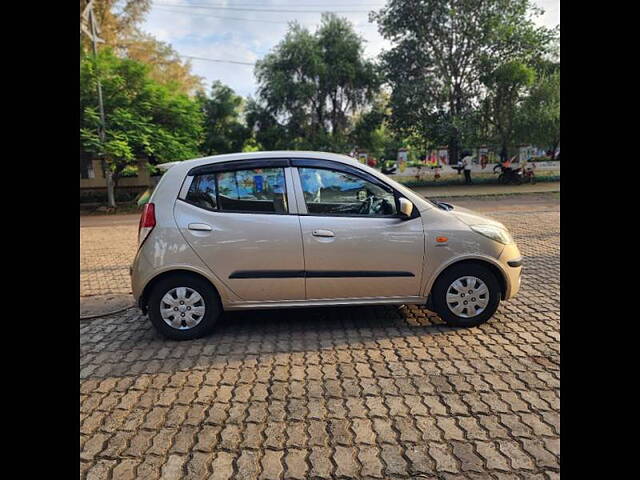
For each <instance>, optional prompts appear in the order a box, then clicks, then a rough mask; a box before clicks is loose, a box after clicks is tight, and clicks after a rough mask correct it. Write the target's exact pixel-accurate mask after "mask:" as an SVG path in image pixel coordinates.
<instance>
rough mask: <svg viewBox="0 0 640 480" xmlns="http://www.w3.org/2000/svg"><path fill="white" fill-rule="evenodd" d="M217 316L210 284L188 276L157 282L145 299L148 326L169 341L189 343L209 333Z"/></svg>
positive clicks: (215, 296)
mask: <svg viewBox="0 0 640 480" xmlns="http://www.w3.org/2000/svg"><path fill="white" fill-rule="evenodd" d="M221 313H222V308H221V306H220V300H219V297H218V294H217V293H216V291H215V289H214V288H213V287H212V286H211V284H209V283H208V282H207V281H205V280H203V279H201V278H198V277H195V276H191V275H188V274H176V275H172V276H169V277H166V278H163V279H160V280H159V281H158V282H157V283H156V284H155V285H154V286H153V290H152V291H151V295H150V296H149V319H150V320H151V323H152V324H153V326H154V327H155V328H156V330H158V332H160V333H161V334H162V335H164V336H165V337H167V338H171V339H173V340H192V339H195V338H200V337H202V336H204V335H207V334H208V333H211V331H212V330H213V327H214V325H215V323H216V321H217V320H218V317H219V316H220V314H221Z"/></svg>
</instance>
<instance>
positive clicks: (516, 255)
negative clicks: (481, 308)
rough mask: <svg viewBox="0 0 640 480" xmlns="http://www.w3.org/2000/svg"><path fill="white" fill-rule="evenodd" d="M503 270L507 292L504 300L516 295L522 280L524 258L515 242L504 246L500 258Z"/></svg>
mask: <svg viewBox="0 0 640 480" xmlns="http://www.w3.org/2000/svg"><path fill="white" fill-rule="evenodd" d="M498 261H499V262H500V265H501V266H502V271H503V272H504V274H505V287H506V288H505V292H504V300H509V299H510V298H513V297H515V296H516V294H517V293H518V291H519V290H520V283H521V281H522V278H521V275H522V265H523V259H522V255H520V250H519V249H518V246H517V245H516V244H515V243H514V244H511V245H507V246H505V247H504V250H503V251H502V253H501V254H500V257H499V258H498Z"/></svg>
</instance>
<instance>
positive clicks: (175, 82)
mask: <svg viewBox="0 0 640 480" xmlns="http://www.w3.org/2000/svg"><path fill="white" fill-rule="evenodd" d="M87 4H88V0H80V14H82V12H83V11H84V8H85V7H86V6H87ZM150 6H151V2H150V0H94V2H93V11H94V14H95V17H96V21H97V24H98V25H99V26H100V32H101V33H100V37H101V38H102V40H104V43H100V44H99V48H100V49H102V48H110V49H112V50H113V51H114V52H116V53H117V54H118V55H119V56H121V57H127V58H131V59H133V60H138V61H140V62H143V63H145V64H147V65H149V66H150V70H149V75H150V77H151V78H152V79H154V80H155V81H157V82H159V83H161V84H164V85H172V87H173V88H177V89H179V90H180V91H182V92H183V93H187V94H190V95H193V94H195V93H196V92H198V91H200V90H202V88H203V85H202V80H203V79H202V77H199V76H197V75H194V74H193V73H191V63H190V62H189V61H183V60H182V59H181V58H180V56H179V55H178V53H177V52H176V51H175V50H174V49H173V48H172V47H171V45H169V44H167V43H164V42H161V41H159V40H157V39H156V38H154V37H153V36H152V35H149V34H148V33H144V32H141V31H140V29H139V25H140V23H141V22H142V21H143V20H144V18H145V16H146V15H147V13H148V12H149V9H150ZM81 47H82V48H83V49H86V50H87V51H90V50H91V48H90V41H89V39H88V38H87V37H86V36H84V35H83V36H82V40H81Z"/></svg>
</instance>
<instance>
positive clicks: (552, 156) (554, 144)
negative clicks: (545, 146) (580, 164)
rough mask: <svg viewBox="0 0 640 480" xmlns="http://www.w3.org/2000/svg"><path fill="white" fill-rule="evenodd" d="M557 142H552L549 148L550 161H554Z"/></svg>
mask: <svg viewBox="0 0 640 480" xmlns="http://www.w3.org/2000/svg"><path fill="white" fill-rule="evenodd" d="M558 143H560V142H553V148H552V149H551V161H552V162H553V161H555V159H556V152H557V150H558Z"/></svg>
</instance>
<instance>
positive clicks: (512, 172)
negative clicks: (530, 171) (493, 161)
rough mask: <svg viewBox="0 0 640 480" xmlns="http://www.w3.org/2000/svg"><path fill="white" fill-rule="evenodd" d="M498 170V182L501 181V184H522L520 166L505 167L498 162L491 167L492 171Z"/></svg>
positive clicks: (496, 171)
mask: <svg viewBox="0 0 640 480" xmlns="http://www.w3.org/2000/svg"><path fill="white" fill-rule="evenodd" d="M498 171H499V172H500V175H498V182H500V183H502V184H503V185H508V184H515V185H520V184H522V168H520V167H518V168H511V167H505V166H503V165H502V164H501V163H499V164H498V165H496V166H495V167H493V173H498Z"/></svg>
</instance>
